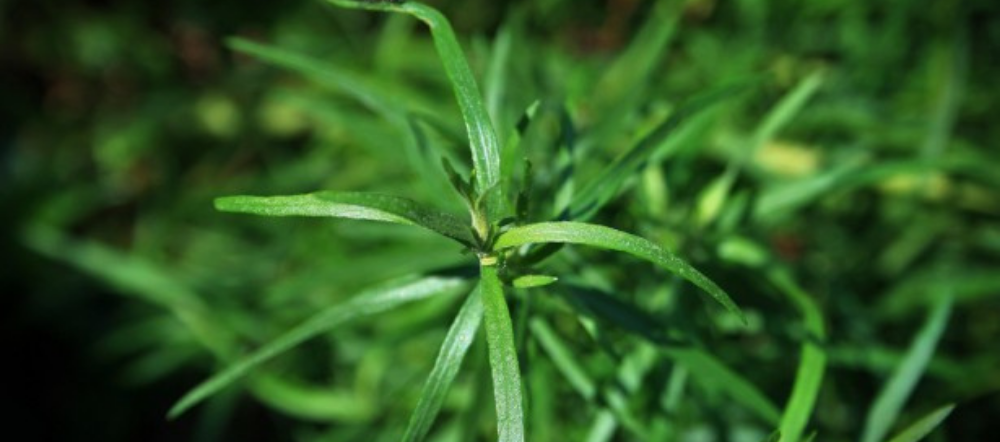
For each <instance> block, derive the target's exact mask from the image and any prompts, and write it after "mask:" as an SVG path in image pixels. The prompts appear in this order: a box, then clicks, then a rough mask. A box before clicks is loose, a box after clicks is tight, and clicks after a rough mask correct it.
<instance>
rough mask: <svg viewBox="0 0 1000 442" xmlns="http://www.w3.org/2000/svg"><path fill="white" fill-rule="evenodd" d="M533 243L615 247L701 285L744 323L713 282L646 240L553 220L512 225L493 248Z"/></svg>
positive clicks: (601, 228) (613, 231)
mask: <svg viewBox="0 0 1000 442" xmlns="http://www.w3.org/2000/svg"><path fill="white" fill-rule="evenodd" d="M536 243H569V244H582V245H588V246H593V247H599V248H603V249H610V250H616V251H619V252H624V253H628V254H630V255H633V256H635V257H638V258H641V259H644V260H647V261H650V262H652V263H654V264H656V265H657V266H659V267H662V268H664V269H666V270H668V271H670V272H671V273H674V274H676V275H677V276H680V277H681V278H684V279H686V280H688V281H690V282H691V283H692V284H694V285H696V286H698V287H700V288H701V289H702V290H704V291H705V292H707V293H708V294H709V295H710V296H711V297H712V298H714V299H715V300H716V301H718V302H719V303H720V304H722V305H723V306H724V307H725V308H726V309H728V310H729V311H731V312H733V313H734V314H736V315H737V316H739V317H740V319H741V320H742V321H743V322H744V323H745V322H746V318H745V316H744V315H743V312H742V311H741V310H740V308H739V307H738V306H737V305H736V303H734V302H733V300H732V299H731V298H730V297H729V295H727V294H726V292H725V291H723V290H722V289H721V288H719V286H718V285H716V284H715V282H713V281H712V280H710V279H708V277H707V276H705V275H703V274H702V273H701V272H699V271H698V270H697V269H695V268H694V267H692V266H691V265H690V264H688V263H687V262H685V261H684V260H682V259H681V258H680V257H678V256H677V255H675V254H673V253H672V252H670V251H669V250H666V249H664V248H662V247H660V246H658V245H656V244H654V243H653V242H651V241H649V240H647V239H644V238H641V237H638V236H635V235H632V234H629V233H625V232H622V231H619V230H615V229H612V228H610V227H604V226H599V225H594V224H586V223H577V222H552V223H538V224H528V225H525V226H519V227H514V228H512V229H510V230H508V231H506V232H504V233H503V234H501V235H500V237H499V238H498V239H497V242H496V244H495V247H496V248H497V249H505V248H509V247H518V246H522V245H525V244H536Z"/></svg>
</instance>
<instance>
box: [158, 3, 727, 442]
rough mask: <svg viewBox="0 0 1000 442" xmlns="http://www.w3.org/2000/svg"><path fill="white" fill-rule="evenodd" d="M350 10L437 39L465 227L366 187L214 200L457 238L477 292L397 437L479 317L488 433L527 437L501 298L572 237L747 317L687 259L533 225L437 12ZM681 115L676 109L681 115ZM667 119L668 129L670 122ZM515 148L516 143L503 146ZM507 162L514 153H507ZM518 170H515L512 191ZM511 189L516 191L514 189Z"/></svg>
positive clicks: (562, 225)
mask: <svg viewBox="0 0 1000 442" xmlns="http://www.w3.org/2000/svg"><path fill="white" fill-rule="evenodd" d="M332 1H333V3H335V4H337V5H340V6H345V7H351V8H357V7H361V8H367V9H375V10H382V11H392V12H401V13H405V14H410V15H412V16H414V17H416V18H418V19H420V20H422V21H424V22H425V23H427V25H428V26H429V27H430V29H431V32H432V35H433V38H434V42H435V46H436V47H437V50H438V52H439V54H440V57H441V60H442V62H443V65H444V67H445V71H446V72H447V73H448V77H449V79H450V81H451V83H452V86H453V87H454V91H455V96H456V98H457V100H458V103H459V107H460V109H461V113H462V116H463V119H464V121H465V127H466V131H467V135H468V138H469V144H470V149H471V152H472V163H473V167H472V169H471V174H470V175H471V176H470V178H469V179H468V180H466V179H464V178H463V177H461V176H460V174H459V173H458V172H456V171H455V170H454V169H453V167H452V166H450V164H449V163H447V162H445V164H444V165H445V171H446V172H447V174H448V178H449V180H450V181H451V183H452V185H453V187H454V189H455V191H456V192H457V193H458V195H459V196H460V197H461V199H462V201H463V202H464V204H465V206H466V207H467V209H468V212H469V218H470V222H469V223H467V224H464V223H463V222H462V221H461V220H460V219H458V218H457V217H455V216H453V215H451V214H448V213H444V212H439V211H436V210H434V209H432V208H429V207H424V206H421V205H420V204H418V203H416V202H413V201H411V200H408V199H404V198H399V197H394V196H386V195H379V194H366V193H338V192H328V191H327V192H319V193H313V194H306V195H294V196H275V197H258V196H234V197H223V198H219V199H217V200H216V208H217V209H218V210H221V211H225V212H238V213H250V214H256V215H264V216H311V217H333V218H348V219H357V220H367V221H379V222H389V223H398V224H406V225H413V226H419V227H423V228H425V229H427V230H430V231H432V232H435V233H437V234H440V235H443V236H445V237H447V238H449V239H452V240H455V241H457V242H458V243H460V244H461V245H462V246H464V247H466V248H467V249H468V250H469V251H470V252H472V253H474V254H475V256H476V257H477V258H478V262H479V277H478V278H477V279H478V281H477V282H475V286H476V289H475V290H474V291H473V292H472V293H471V294H469V295H468V298H467V301H466V303H465V305H464V306H463V308H462V309H461V311H460V312H459V314H458V316H457V317H456V319H455V321H454V323H453V325H452V327H451V329H450V330H449V332H448V336H447V337H446V338H445V342H444V344H443V345H442V348H441V350H440V352H439V354H438V359H437V361H436V362H435V366H434V369H433V370H432V372H431V375H430V377H429V379H428V381H427V382H426V383H425V387H424V391H423V393H422V395H421V400H420V402H419V404H418V406H417V410H416V411H415V412H414V414H413V417H412V418H411V420H410V424H409V426H408V428H407V431H406V435H405V436H404V439H406V440H421V439H423V438H424V437H425V436H426V434H427V432H428V430H429V429H430V427H431V424H432V423H433V422H434V419H435V417H436V415H437V413H438V410H439V409H440V407H441V403H442V401H443V398H444V394H445V393H446V392H447V390H448V388H449V386H450V384H451V382H452V381H453V380H454V378H455V376H456V374H457V371H458V367H459V365H460V364H461V363H462V360H463V359H464V356H465V353H466V351H467V350H468V349H469V346H470V344H471V340H472V336H473V335H474V334H475V330H476V329H477V328H478V326H479V323H480V321H481V320H485V331H486V339H487V343H488V348H489V362H490V367H491V373H492V379H493V393H494V397H495V403H496V413H497V423H498V424H497V427H498V428H497V431H498V433H499V438H500V440H502V441H518V440H524V438H525V436H524V434H525V431H524V412H523V400H522V388H523V386H522V381H521V367H520V365H519V363H518V356H517V353H518V351H517V348H516V345H515V338H514V322H513V321H512V319H511V314H510V310H509V308H508V299H507V297H506V296H505V294H504V293H505V288H504V287H505V286H509V287H525V288H526V287H534V286H544V285H547V284H551V283H554V282H555V281H556V278H553V277H546V276H542V275H537V274H536V273H535V270H534V266H533V265H534V264H535V263H537V262H539V261H540V260H542V259H544V258H545V257H547V256H548V255H551V254H552V253H554V252H555V251H556V250H557V249H558V246H556V247H552V246H550V245H562V244H579V245H587V246H593V247H598V248H603V249H610V250H614V251H619V252H624V253H626V254H629V255H633V256H635V257H638V258H640V259H643V260H647V261H650V262H651V263H653V264H655V265H656V266H659V267H661V268H663V269H666V270H668V271H670V272H672V273H674V274H675V275H677V276H679V277H681V278H683V279H686V280H688V281H690V282H691V283H693V284H695V285H696V286H698V287H700V288H701V289H702V290H704V291H705V292H707V293H708V294H709V295H710V296H711V297H712V298H714V299H715V300H716V301H718V302H719V303H720V304H722V305H723V306H724V307H725V308H726V309H728V310H729V311H731V312H732V313H734V314H736V315H737V316H738V317H739V318H740V320H741V322H744V323H745V322H746V318H745V317H744V316H743V313H742V311H741V310H740V309H739V307H737V306H736V304H735V303H734V302H733V301H732V300H731V299H730V297H729V296H728V295H727V294H726V293H725V292H724V291H723V290H722V289H721V288H719V287H718V286H717V285H716V284H715V283H714V282H712V281H711V280H710V279H709V278H707V277H706V276H704V275H703V274H702V273H701V272H699V271H698V270H696V269H695V268H693V267H692V266H691V265H689V264H688V263H687V262H685V261H684V260H682V259H681V258H679V257H678V256H676V255H675V254H673V253H672V252H670V251H668V250H667V249H665V248H663V247H661V246H658V245H657V244H655V243H653V242H651V241H649V240H646V239H643V238H641V237H638V236H635V235H631V234H628V233H624V232H621V231H618V230H615V229H612V228H609V227H604V226H600V225H595V224H588V223H584V222H579V221H569V220H567V221H553V222H538V223H532V222H531V220H530V219H528V213H529V212H528V207H529V206H530V205H531V204H532V203H533V198H535V197H536V196H535V195H533V194H532V193H531V190H532V189H531V186H530V184H529V183H530V180H531V170H530V167H527V163H522V164H523V165H525V169H524V170H520V171H518V170H517V168H515V167H511V166H506V167H505V166H504V164H503V163H502V160H501V159H502V158H504V159H506V160H507V161H510V160H512V159H516V156H515V155H513V154H505V153H504V152H501V148H500V143H499V141H498V138H497V136H496V135H495V133H494V130H493V124H492V122H491V120H490V116H489V115H488V113H487V112H486V107H485V106H484V104H483V101H482V98H481V97H480V92H479V88H478V86H477V85H476V82H475V80H474V79H473V76H472V73H471V70H470V68H469V66H468V63H467V62H466V60H465V57H464V55H463V54H462V51H461V49H460V47H459V45H458V42H457V40H456V39H455V36H454V34H453V32H452V30H451V27H450V25H449V23H448V22H447V20H446V19H445V18H444V17H443V16H442V15H441V14H440V13H439V12H437V11H436V10H434V9H432V8H430V7H428V6H426V5H423V4H420V3H417V2H402V3H396V2H361V3H358V2H352V1H340V0H332ZM681 115H684V114H683V113H682V114H681ZM675 124H676V123H674V124H672V125H668V126H666V127H667V128H668V129H669V128H672V126H673V125H675ZM508 148H509V149H514V148H515V147H508ZM652 153H653V151H652V150H651V149H649V148H648V147H646V146H645V145H644V144H639V145H638V146H637V147H636V148H635V149H634V150H632V151H630V152H627V153H625V154H624V155H623V156H622V157H621V158H620V159H619V160H618V161H616V162H614V163H612V164H611V165H610V166H609V167H608V169H607V170H606V171H605V172H604V173H602V174H601V175H599V178H598V179H597V181H595V182H593V183H590V184H589V186H588V187H585V190H584V191H583V192H581V193H580V194H579V196H576V197H574V199H572V200H571V203H570V204H569V206H568V209H569V214H568V216H569V218H570V219H581V218H586V217H587V215H586V214H588V213H594V212H595V211H597V210H598V209H600V208H601V206H603V205H604V204H606V203H607V202H608V201H609V200H610V199H611V196H613V195H614V194H615V193H617V191H618V188H619V187H620V186H621V183H622V182H623V181H624V179H625V178H626V177H627V176H628V175H630V174H632V173H633V171H632V170H633V169H634V167H635V164H634V163H636V162H638V163H642V162H645V161H646V160H647V158H648V156H649V155H651V154H652ZM512 157H513V158H512ZM515 174H518V175H520V176H522V183H521V185H520V186H517V185H516V184H515ZM515 194H516V198H512V197H511V196H512V195H515ZM445 287H447V284H443V283H442V282H440V280H439V278H435V277H430V278H428V279H425V280H422V281H418V282H415V283H412V282H411V283H407V284H406V285H403V286H392V287H391V288H385V289H379V290H374V291H372V292H370V293H368V294H365V295H361V296H358V297H356V298H354V299H353V300H352V301H350V302H349V303H348V304H346V305H344V306H342V307H337V308H333V309H330V310H328V311H325V312H323V313H320V314H318V315H317V316H315V317H313V318H311V319H309V320H307V321H306V322H304V323H303V324H302V325H300V326H298V327H296V328H295V329H293V330H291V331H289V332H287V333H286V334H284V335H282V336H281V337H279V338H277V339H276V340H274V341H272V342H271V343H269V344H267V345H265V346H263V347H261V348H260V349H258V350H256V351H254V352H253V353H251V354H250V355H248V356H246V357H244V358H242V359H240V360H239V361H238V362H236V363H234V364H233V365H230V366H229V367H228V368H226V369H225V370H223V371H222V372H221V373H219V374H217V375H215V376H213V377H212V378H211V379H209V380H207V381H205V382H204V383H202V384H201V385H199V386H198V387H196V388H195V389H194V390H192V391H191V392H190V393H188V394H187V395H185V396H184V398H182V399H181V400H180V401H179V402H178V403H177V405H175V406H174V407H173V408H172V409H171V411H170V416H178V415H180V414H181V413H183V412H184V411H186V410H187V409H189V408H190V407H192V406H194V405H195V404H197V403H199V402H201V401H202V400H204V399H205V398H207V397H209V396H211V395H213V394H215V393H218V392H219V391H221V390H222V389H223V388H224V387H226V386H227V385H229V384H230V383H232V382H234V381H235V380H237V379H239V378H240V377H242V376H244V375H246V374H247V373H248V372H249V371H250V370H252V369H253V368H254V367H255V366H257V365H259V364H261V363H263V362H265V361H267V360H269V359H271V358H273V357H275V356H277V355H278V354H280V353H282V352H284V351H286V350H288V349H289V348H291V347H293V346H295V345H296V344H299V343H301V342H303V341H305V340H307V339H309V338H311V337H313V336H316V335H317V334H319V333H321V332H323V331H326V330H328V329H330V328H333V327H334V326H336V325H339V324H340V323H341V322H343V321H345V320H347V319H349V318H353V317H358V316H362V315H368V314H373V313H377V312H381V311H383V310H386V309H388V308H392V307H395V306H397V305H400V304H403V303H405V302H410V301H414V300H417V299H421V298H423V297H426V296H429V295H430V294H432V293H433V292H435V291H440V290H443V288H445Z"/></svg>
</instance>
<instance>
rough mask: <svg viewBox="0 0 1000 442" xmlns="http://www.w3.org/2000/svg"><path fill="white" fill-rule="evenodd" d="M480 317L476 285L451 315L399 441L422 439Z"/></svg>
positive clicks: (479, 297)
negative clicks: (453, 315)
mask: <svg viewBox="0 0 1000 442" xmlns="http://www.w3.org/2000/svg"><path fill="white" fill-rule="evenodd" d="M482 320H483V301H482V297H481V295H480V290H479V289H478V288H477V289H476V290H475V291H473V292H472V294H470V295H469V297H468V298H467V299H466V300H465V304H463V305H462V309H461V310H459V312H458V315H456V316H455V321H454V322H452V324H451V328H449V329H448V334H447V335H446V336H445V338H444V343H442V344H441V350H440V351H438V356H437V359H436V360H435V361H434V368H433V369H432V370H431V374H430V376H428V377H427V382H426V383H424V388H423V391H422V392H421V393H420V401H419V402H417V408H416V410H414V411H413V415H412V416H410V423H409V425H408V426H407V427H406V433H405V434H404V435H403V440H404V441H406V442H416V441H421V440H424V438H425V437H426V436H427V433H428V432H429V431H430V429H431V426H432V425H433V424H434V420H435V419H436V418H437V415H438V412H439V411H440V410H441V404H443V403H444V399H445V395H447V394H448V389H449V388H451V384H452V383H453V382H454V381H455V376H457V375H458V370H459V368H461V365H462V360H463V359H465V354H466V353H467V352H468V351H469V347H470V346H471V345H472V342H473V341H474V340H475V338H476V330H478V329H479V324H480V323H482Z"/></svg>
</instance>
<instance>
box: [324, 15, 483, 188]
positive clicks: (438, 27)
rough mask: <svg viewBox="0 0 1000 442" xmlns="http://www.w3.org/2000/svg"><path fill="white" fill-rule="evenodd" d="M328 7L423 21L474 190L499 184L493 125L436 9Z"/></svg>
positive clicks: (450, 32) (463, 56) (447, 26)
mask: <svg viewBox="0 0 1000 442" xmlns="http://www.w3.org/2000/svg"><path fill="white" fill-rule="evenodd" d="M329 1H330V2H331V3H333V4H335V5H337V6H341V7H345V8H352V9H368V10H376V11H389V12H400V13H404V14H409V15H411V16H413V17H415V18H417V19H419V20H420V21H423V22H424V23H426V24H427V26H428V27H429V28H430V30H431V37H433V39H434V46H435V47H437V51H438V54H439V55H440V57H441V62H442V64H443V65H444V70H445V72H446V73H447V74H448V79H449V80H451V84H452V87H453V88H454V91H455V98H457V99H458V106H459V108H460V109H461V111H462V117H463V119H464V120H465V128H466V131H467V132H468V135H469V142H470V144H471V145H470V147H471V149H472V162H473V165H474V166H475V169H476V170H477V171H478V173H477V175H476V190H478V191H479V192H480V193H485V192H486V190H487V189H489V188H491V187H493V186H494V185H496V184H497V183H498V182H499V181H500V147H499V144H500V143H499V141H498V139H497V136H496V133H495V132H494V131H493V124H492V122H491V120H490V116H489V113H488V112H487V111H486V106H485V105H484V104H483V98H482V95H480V93H479V86H477V85H476V80H475V78H474V77H473V75H472V69H470V68H469V63H468V61H466V59H465V55H464V53H463V52H462V47H461V46H460V45H459V44H458V39H457V38H456V37H455V32H454V31H453V30H452V28H451V24H450V23H448V19H446V18H445V17H444V15H442V14H441V13H440V12H438V11H437V10H436V9H434V8H432V7H430V6H427V5H424V4H422V3H418V2H414V1H407V2H402V3H397V2H391V1H364V2H359V1H351V0H329Z"/></svg>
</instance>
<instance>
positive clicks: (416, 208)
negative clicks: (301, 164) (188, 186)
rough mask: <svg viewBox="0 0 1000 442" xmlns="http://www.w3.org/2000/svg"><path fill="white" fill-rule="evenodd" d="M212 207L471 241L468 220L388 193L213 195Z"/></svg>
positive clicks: (468, 242) (466, 242) (226, 210)
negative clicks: (382, 225)
mask: <svg viewBox="0 0 1000 442" xmlns="http://www.w3.org/2000/svg"><path fill="white" fill-rule="evenodd" d="M215 208H216V209H218V210H220V211H223V212H236V213H249V214H253V215H263V216H310V217H331V218H348V219H359V220H368V221H381V222H387V223H395V224H406V225H411V226H419V227H423V228H425V229H428V230H431V231H434V232H437V233H440V234H441V235H444V236H447V237H449V238H451V239H454V240H456V241H458V242H460V243H462V244H465V245H469V244H471V243H472V236H471V234H470V232H469V227H468V224H467V223H465V222H463V221H461V220H460V219H459V218H457V217H455V216H452V215H450V214H447V213H444V212H439V211H437V210H434V209H431V208H428V207H424V206H421V205H420V204H418V203H416V202H414V201H411V200H409V199H406V198H400V197H396V196H389V195H380V194H373V193H355V192H331V191H324V192H316V193H307V194H303V195H287V196H226V197H221V198H216V200H215Z"/></svg>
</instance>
